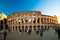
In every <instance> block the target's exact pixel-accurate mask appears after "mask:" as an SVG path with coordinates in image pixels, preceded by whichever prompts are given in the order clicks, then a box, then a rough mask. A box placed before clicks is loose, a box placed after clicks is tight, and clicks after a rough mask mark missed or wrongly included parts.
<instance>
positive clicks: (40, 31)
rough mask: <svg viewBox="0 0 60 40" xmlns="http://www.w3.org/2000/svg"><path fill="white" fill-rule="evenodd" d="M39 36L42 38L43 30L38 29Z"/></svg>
mask: <svg viewBox="0 0 60 40" xmlns="http://www.w3.org/2000/svg"><path fill="white" fill-rule="evenodd" d="M39 34H40V36H43V28H41V29H39Z"/></svg>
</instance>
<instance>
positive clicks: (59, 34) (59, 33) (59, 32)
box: [57, 27, 60, 38]
mask: <svg viewBox="0 0 60 40" xmlns="http://www.w3.org/2000/svg"><path fill="white" fill-rule="evenodd" d="M57 32H58V38H60V27H58V31H57Z"/></svg>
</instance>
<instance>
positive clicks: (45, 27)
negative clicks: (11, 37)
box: [13, 25, 50, 31]
mask: <svg viewBox="0 0 60 40" xmlns="http://www.w3.org/2000/svg"><path fill="white" fill-rule="evenodd" d="M28 28H30V29H31V30H32V29H33V30H37V29H40V28H44V29H47V28H50V26H39V25H38V26H16V27H13V31H14V30H16V31H17V30H19V29H21V30H23V31H24V30H25V29H26V30H27V29H28Z"/></svg>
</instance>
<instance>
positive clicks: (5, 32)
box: [3, 30, 7, 40]
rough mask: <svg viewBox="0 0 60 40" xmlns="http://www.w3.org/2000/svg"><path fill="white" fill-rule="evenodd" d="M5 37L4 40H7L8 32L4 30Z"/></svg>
mask: <svg viewBox="0 0 60 40" xmlns="http://www.w3.org/2000/svg"><path fill="white" fill-rule="evenodd" d="M3 36H4V40H6V36H7V30H4V31H3Z"/></svg>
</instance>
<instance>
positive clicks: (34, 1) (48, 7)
mask: <svg viewBox="0 0 60 40" xmlns="http://www.w3.org/2000/svg"><path fill="white" fill-rule="evenodd" d="M31 10H34V11H35V10H37V11H41V12H42V14H46V15H51V16H53V15H56V16H57V17H58V21H59V22H60V0H0V13H2V12H4V13H5V14H6V15H9V14H12V13H14V12H19V11H31Z"/></svg>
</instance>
